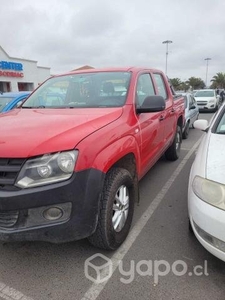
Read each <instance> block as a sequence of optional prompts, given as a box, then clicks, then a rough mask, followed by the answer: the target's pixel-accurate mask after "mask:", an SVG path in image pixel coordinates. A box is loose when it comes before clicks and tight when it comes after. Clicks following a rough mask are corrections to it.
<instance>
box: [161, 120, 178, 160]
mask: <svg viewBox="0 0 225 300" xmlns="http://www.w3.org/2000/svg"><path fill="white" fill-rule="evenodd" d="M181 142H182V134H181V128H180V126H179V125H177V130H176V134H175V136H174V140H173V143H172V145H171V146H170V147H169V148H168V149H167V150H166V152H165V156H166V158H167V159H168V160H172V161H174V160H177V159H178V158H179V156H180V147H181Z"/></svg>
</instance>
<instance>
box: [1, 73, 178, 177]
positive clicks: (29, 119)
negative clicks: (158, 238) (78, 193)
mask: <svg viewBox="0 0 225 300" xmlns="http://www.w3.org/2000/svg"><path fill="white" fill-rule="evenodd" d="M102 71H109V72H113V71H119V72H122V71H124V72H131V80H130V86H129V90H128V95H127V100H126V103H125V105H124V106H123V107H118V108H78V109H67V108H65V109H24V108H23V109H16V110H13V111H11V112H9V113H7V114H4V115H3V116H0V158H4V157H8V158H9V157H10V158H28V157H32V156H38V155H42V154H46V153H52V152H58V151H63V150H71V149H74V148H76V149H78V150H79V155H78V159H77V163H76V166H75V170H76V171H80V170H85V169H88V168H95V169H99V170H101V171H103V172H107V171H108V170H109V168H110V167H111V166H112V165H113V164H114V163H115V162H117V161H118V160H119V159H120V158H121V157H123V156H124V155H126V154H128V153H133V154H134V156H135V159H136V164H137V171H138V177H139V178H141V177H142V176H143V175H144V174H145V173H146V172H147V171H148V170H149V169H150V167H151V166H152V165H153V164H154V163H155V162H156V161H157V160H158V159H159V158H160V156H161V155H162V154H163V152H165V150H166V149H167V148H168V147H169V145H170V144H171V143H172V141H173V137H174V134H175V131H176V124H177V121H178V118H182V119H183V116H184V103H183V98H181V99H180V100H177V101H176V102H175V101H174V100H173V95H172V93H171V90H170V87H169V84H168V81H167V79H166V77H165V75H164V74H163V73H162V72H160V71H158V70H154V69H143V68H116V69H111V68H110V69H105V70H102V69H101V70H96V69H91V70H82V71H77V72H71V73H67V74H64V75H68V74H80V73H93V72H94V73H95V72H102ZM143 73H148V74H151V76H152V74H153V73H158V74H161V76H162V77H163V79H164V82H165V86H166V89H167V93H168V99H167V101H166V109H165V110H164V111H162V112H156V113H142V114H140V115H137V114H136V111H135V92H136V85H137V79H138V76H139V75H140V74H143ZM59 76H63V75H59ZM56 77H58V76H56ZM153 82H154V79H153ZM155 90H156V93H157V94H158V90H157V88H155ZM34 93H35V92H34ZM162 116H163V118H164V121H163V122H161V121H160V117H162ZM182 122H183V121H182Z"/></svg>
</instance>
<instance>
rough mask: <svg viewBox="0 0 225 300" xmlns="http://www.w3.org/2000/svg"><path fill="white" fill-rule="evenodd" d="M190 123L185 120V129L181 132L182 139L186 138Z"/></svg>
mask: <svg viewBox="0 0 225 300" xmlns="http://www.w3.org/2000/svg"><path fill="white" fill-rule="evenodd" d="M189 126H190V124H189V122H187V124H186V126H185V129H184V132H183V135H182V138H183V139H184V140H186V139H187V138H188V134H189V129H190V127H189Z"/></svg>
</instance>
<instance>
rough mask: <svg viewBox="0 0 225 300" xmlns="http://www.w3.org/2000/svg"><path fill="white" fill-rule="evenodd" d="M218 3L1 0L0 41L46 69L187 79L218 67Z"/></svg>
mask: <svg viewBox="0 0 225 300" xmlns="http://www.w3.org/2000/svg"><path fill="white" fill-rule="evenodd" d="M224 11H225V3H224V2H222V1H219V0H217V1H214V2H212V1H210V0H206V1H203V0H198V1H195V2H191V3H190V1H188V0H171V1H167V0H158V1H157V2H154V1H149V0H139V1H138V2H137V1H134V0H130V1H128V0H120V1H119V2H117V3H115V1H114V2H109V1H103V0H95V1H93V0H86V1H81V0H64V1H59V0H45V1H39V2H30V1H29V0H23V1H16V0H2V2H1V28H0V44H1V46H2V47H3V49H4V50H5V51H6V52H7V53H8V54H9V55H10V56H15V57H21V58H27V59H33V60H37V61H38V64H39V65H42V66H49V67H51V70H52V73H58V72H66V71H69V70H72V69H74V68H76V67H79V66H82V65H86V64H88V65H92V66H96V67H106V66H146V67H154V68H159V69H161V70H165V57H166V46H165V44H162V42H163V41H164V40H167V39H169V40H172V41H173V43H172V44H170V45H169V54H168V74H169V76H170V77H179V78H181V79H187V78H189V77H190V76H196V77H201V78H202V79H204V78H205V70H206V61H204V58H206V57H211V58H212V60H211V61H210V64H209V77H212V76H214V75H215V73H217V72H224V71H225V70H224V65H225V56H224V46H225V45H224V41H225V40H224V28H225V18H224Z"/></svg>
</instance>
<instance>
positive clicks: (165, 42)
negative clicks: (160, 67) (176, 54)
mask: <svg viewBox="0 0 225 300" xmlns="http://www.w3.org/2000/svg"><path fill="white" fill-rule="evenodd" d="M162 43H163V44H166V72H165V73H166V75H167V60H168V54H169V52H168V48H169V44H172V41H169V40H166V41H163V42H162Z"/></svg>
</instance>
